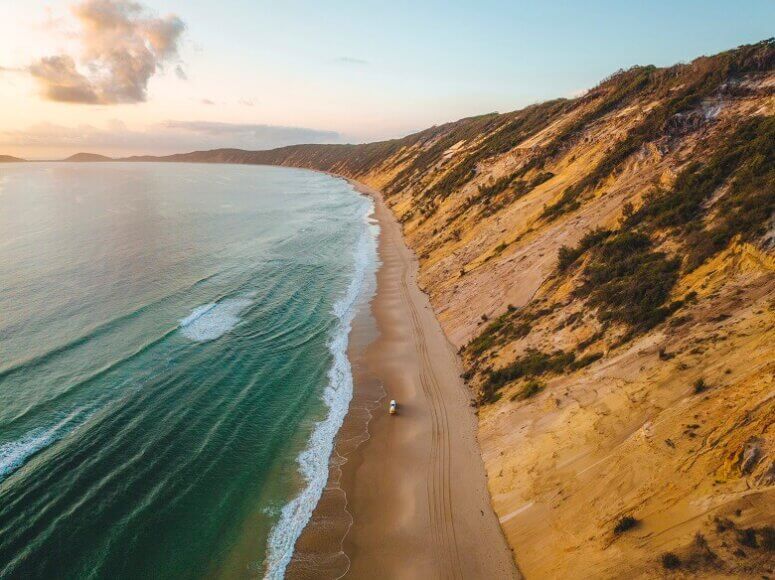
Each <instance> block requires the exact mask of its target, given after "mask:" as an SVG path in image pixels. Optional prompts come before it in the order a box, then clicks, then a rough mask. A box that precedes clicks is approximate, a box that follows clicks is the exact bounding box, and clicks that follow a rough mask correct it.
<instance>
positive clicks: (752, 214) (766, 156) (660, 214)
mask: <svg viewBox="0 0 775 580" xmlns="http://www.w3.org/2000/svg"><path fill="white" fill-rule="evenodd" d="M714 149H715V150H716V153H714V154H713V155H712V156H711V157H710V159H709V160H708V161H707V162H706V163H699V162H695V163H692V164H691V165H689V167H687V168H686V169H685V170H684V171H682V172H681V173H680V175H679V176H678V178H677V179H676V182H675V185H674V186H673V188H672V189H671V190H670V191H668V192H654V193H652V194H650V195H649V196H648V197H647V198H646V200H645V201H644V203H643V205H642V206H641V208H640V209H638V210H637V211H635V212H634V213H633V214H632V215H630V216H629V217H628V218H627V220H626V222H625V224H624V227H629V228H636V227H639V228H641V229H644V228H666V229H672V230H676V231H677V232H678V233H681V234H684V235H685V236H686V237H687V241H688V243H687V246H688V249H689V253H688V258H687V262H686V268H687V270H689V271H691V270H693V269H694V268H696V267H697V266H699V265H700V264H701V263H702V262H704V261H705V260H706V259H707V258H709V257H710V256H712V255H714V254H715V253H717V252H718V251H720V250H722V249H724V248H725V247H726V246H727V245H728V244H729V242H730V241H731V240H732V238H734V237H735V236H737V235H739V236H740V237H741V238H742V239H743V240H753V239H756V238H758V237H760V236H761V235H762V234H764V233H765V231H766V228H767V223H768V221H769V220H770V219H771V217H772V214H773V212H775V117H754V118H752V119H749V120H747V121H746V122H744V123H743V124H742V125H741V126H740V127H738V128H737V129H736V130H734V131H733V132H732V134H731V135H730V136H726V135H725V136H722V138H721V139H720V140H719V142H718V143H716V144H715V147H714ZM725 185H726V186H727V187H728V190H727V191H726V192H724V194H723V196H721V198H720V199H719V201H718V203H717V204H716V206H715V207H714V206H708V201H709V200H710V199H711V197H712V196H713V195H714V194H715V193H716V192H718V191H719V189H720V188H722V187H724V186H725ZM711 211H714V212H715V214H716V219H715V220H714V223H713V225H711V226H710V227H706V226H705V221H704V218H705V217H706V216H707V215H708V214H709V212H711Z"/></svg>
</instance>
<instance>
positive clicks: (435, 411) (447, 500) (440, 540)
mask: <svg viewBox="0 0 775 580" xmlns="http://www.w3.org/2000/svg"><path fill="white" fill-rule="evenodd" d="M401 262H402V269H403V276H402V278H401V286H402V293H403V299H404V302H405V303H406V305H407V306H408V309H407V311H408V312H409V314H410V317H411V319H412V334H413V335H414V342H415V351H416V352H417V354H418V356H419V361H418V362H419V366H420V384H421V386H422V389H423V394H424V395H425V397H426V398H427V399H428V402H429V409H430V413H431V425H432V428H431V452H430V458H429V470H428V471H429V473H428V478H427V486H428V508H429V516H430V523H431V530H432V534H433V537H434V550H435V551H436V553H437V557H438V558H439V563H440V564H443V568H442V570H444V572H445V573H444V576H445V577H448V578H462V577H463V575H462V565H461V561H460V550H459V549H458V544H457V535H456V533H455V520H454V515H453V509H452V493H451V491H452V490H451V483H452V472H451V465H450V463H451V452H450V441H449V421H448V418H447V409H446V403H445V401H444V397H443V395H442V393H441V388H440V386H439V383H438V380H437V378H436V374H435V373H434V370H433V363H432V360H431V356H430V354H429V352H428V347H427V344H426V341H425V336H424V334H423V325H422V323H421V320H420V315H419V313H418V310H417V305H416V304H415V302H414V301H413V300H412V297H411V294H410V292H409V281H408V278H409V275H410V269H411V265H410V263H409V261H408V260H407V259H406V258H405V257H404V256H402V257H401Z"/></svg>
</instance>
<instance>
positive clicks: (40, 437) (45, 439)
mask: <svg viewBox="0 0 775 580" xmlns="http://www.w3.org/2000/svg"><path fill="white" fill-rule="evenodd" d="M82 411H83V409H82V408H81V409H76V410H75V411H73V412H72V413H70V414H69V415H68V416H67V417H65V418H64V419H62V420H61V421H59V423H57V424H55V425H53V426H51V427H48V428H44V427H39V428H37V429H32V430H31V431H29V432H27V433H26V434H25V435H24V436H23V437H21V438H20V439H17V440H16V441H9V442H8V443H3V444H2V445H0V481H3V480H4V479H5V478H6V477H8V476H9V475H11V474H12V473H13V472H14V471H16V470H17V469H19V468H20V467H21V466H22V465H24V464H25V463H26V462H27V460H28V459H29V458H30V457H32V456H33V455H34V454H35V453H38V452H39V451H42V450H43V449H45V448H46V447H48V446H49V445H51V444H52V443H54V442H55V441H58V440H59V439H61V438H62V437H64V436H65V435H66V434H67V433H68V432H69V431H70V430H72V425H71V423H72V421H73V419H75V418H76V416H78V415H80V414H81V412H82Z"/></svg>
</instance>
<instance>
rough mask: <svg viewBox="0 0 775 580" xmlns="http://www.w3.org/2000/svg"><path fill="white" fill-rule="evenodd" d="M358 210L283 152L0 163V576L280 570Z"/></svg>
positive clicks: (298, 522) (308, 486) (341, 335)
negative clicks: (251, 156) (273, 156)
mask: <svg viewBox="0 0 775 580" xmlns="http://www.w3.org/2000/svg"><path fill="white" fill-rule="evenodd" d="M371 207H372V205H371V201H370V200H368V199H366V198H364V197H362V196H360V195H358V194H357V193H355V192H354V191H353V189H352V187H351V186H350V185H349V184H348V183H346V182H345V181H343V180H339V179H335V178H332V177H330V176H327V175H322V174H317V173H312V172H307V171H301V170H293V169H284V168H271V167H255V166H230V165H189V164H144V163H137V164H123V163H110V164H99V163H95V164H65V163H50V164H49V163H39V164H37V163H36V164H8V165H3V166H0V577H2V578H5V577H8V578H16V577H19V578H213V577H235V578H240V577H254V576H258V577H260V576H264V575H266V576H267V577H272V578H279V577H282V575H283V572H284V570H285V566H286V565H287V563H288V561H289V559H290V557H291V555H292V550H293V545H294V542H295V540H296V538H297V537H298V535H299V534H300V533H301V530H302V529H303V527H304V525H305V524H306V522H307V520H308V518H309V515H310V513H311V511H312V509H313V508H314V505H315V503H316V502H317V499H318V498H319V494H320V493H321V490H322V488H323V486H324V485H325V481H326V477H327V475H328V470H327V463H328V458H329V455H330V452H331V448H332V443H333V439H334V436H335V434H336V431H337V430H338V428H339V426H340V425H341V421H342V419H343V418H344V415H345V413H346V411H347V406H348V403H349V401H350V397H351V393H352V378H351V375H350V367H349V362H348V361H347V358H346V348H347V335H348V331H349V328H350V323H351V321H352V317H353V315H354V310H355V306H356V304H357V303H358V301H359V300H364V299H366V298H367V297H364V294H365V293H367V292H370V291H371V290H369V288H372V289H373V278H374V273H375V269H376V242H375V239H376V233H377V232H376V226H375V225H374V224H372V223H370V221H369V218H368V215H369V213H370V211H371Z"/></svg>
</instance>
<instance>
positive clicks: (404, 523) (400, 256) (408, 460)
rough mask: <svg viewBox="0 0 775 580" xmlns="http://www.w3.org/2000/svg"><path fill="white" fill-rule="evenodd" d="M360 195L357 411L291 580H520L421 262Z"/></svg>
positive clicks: (353, 348) (379, 204) (342, 436)
mask: <svg viewBox="0 0 775 580" xmlns="http://www.w3.org/2000/svg"><path fill="white" fill-rule="evenodd" d="M353 185H354V186H355V187H356V188H357V189H358V190H359V191H360V192H362V193H365V194H368V195H371V196H372V197H373V198H374V202H375V218H376V219H377V220H378V222H379V225H380V232H381V233H380V241H379V257H380V261H381V267H380V269H379V271H378V274H377V292H376V295H375V297H374V299H373V300H372V302H371V303H370V304H364V305H362V307H361V310H360V312H359V314H358V316H357V318H356V320H355V323H354V327H353V332H352V335H351V342H350V358H351V361H352V364H353V374H354V378H355V394H354V398H353V402H352V405H351V410H350V413H349V414H348V417H347V419H346V420H345V424H344V426H343V428H342V430H341V431H340V433H339V435H338V437H337V444H336V450H335V452H334V457H332V461H331V468H330V477H329V484H328V486H327V489H326V491H325V492H324V495H323V497H322V499H321V501H320V503H319V504H318V506H317V508H316V509H315V512H314V514H313V517H312V521H311V522H310V524H309V525H308V526H307V528H306V529H305V531H304V533H303V534H302V536H301V538H300V539H299V541H298V542H297V546H296V551H295V554H294V558H293V561H292V562H291V565H290V566H289V568H288V573H287V576H288V577H289V578H326V577H330V578H337V577H341V576H342V575H344V574H345V573H346V574H347V576H348V577H352V578H488V579H489V578H514V577H519V573H518V571H517V569H516V567H515V565H514V560H513V557H512V553H511V551H510V549H509V547H508V546H507V544H506V541H505V539H504V536H503V533H502V531H501V528H500V525H499V523H498V520H497V518H496V516H495V514H494V512H493V510H492V507H491V504H490V497H489V494H488V491H487V480H486V477H485V472H484V467H483V463H482V458H481V453H480V450H479V445H478V443H477V440H476V435H475V434H476V417H475V415H474V412H473V411H474V410H473V407H472V406H471V397H470V393H469V392H468V390H467V389H466V387H465V385H464V384H463V382H462V380H461V379H460V376H459V375H460V367H459V363H458V360H457V357H456V354H455V352H454V349H453V347H452V346H451V344H450V343H449V342H448V341H447V338H446V336H445V335H444V333H443V331H442V329H441V326H440V325H439V323H438V321H437V320H436V318H435V316H434V313H433V310H432V309H431V306H430V304H429V302H428V298H427V296H426V295H425V294H423V293H422V292H421V291H420V290H419V288H418V287H417V284H416V275H417V260H416V258H415V256H414V254H413V253H412V252H411V251H410V250H409V249H408V248H407V247H406V245H405V244H404V241H403V237H402V234H401V228H400V225H399V224H398V223H397V222H396V220H395V218H394V217H393V214H392V213H391V212H390V210H389V209H388V208H387V207H386V206H385V204H384V203H383V201H382V198H381V195H380V194H379V192H377V191H374V190H372V189H370V188H368V187H366V186H363V185H361V184H358V183H353ZM390 399H396V400H397V401H398V403H399V413H398V414H397V415H396V416H390V415H388V413H387V403H388V401H389V400H390ZM367 426H368V430H367Z"/></svg>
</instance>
